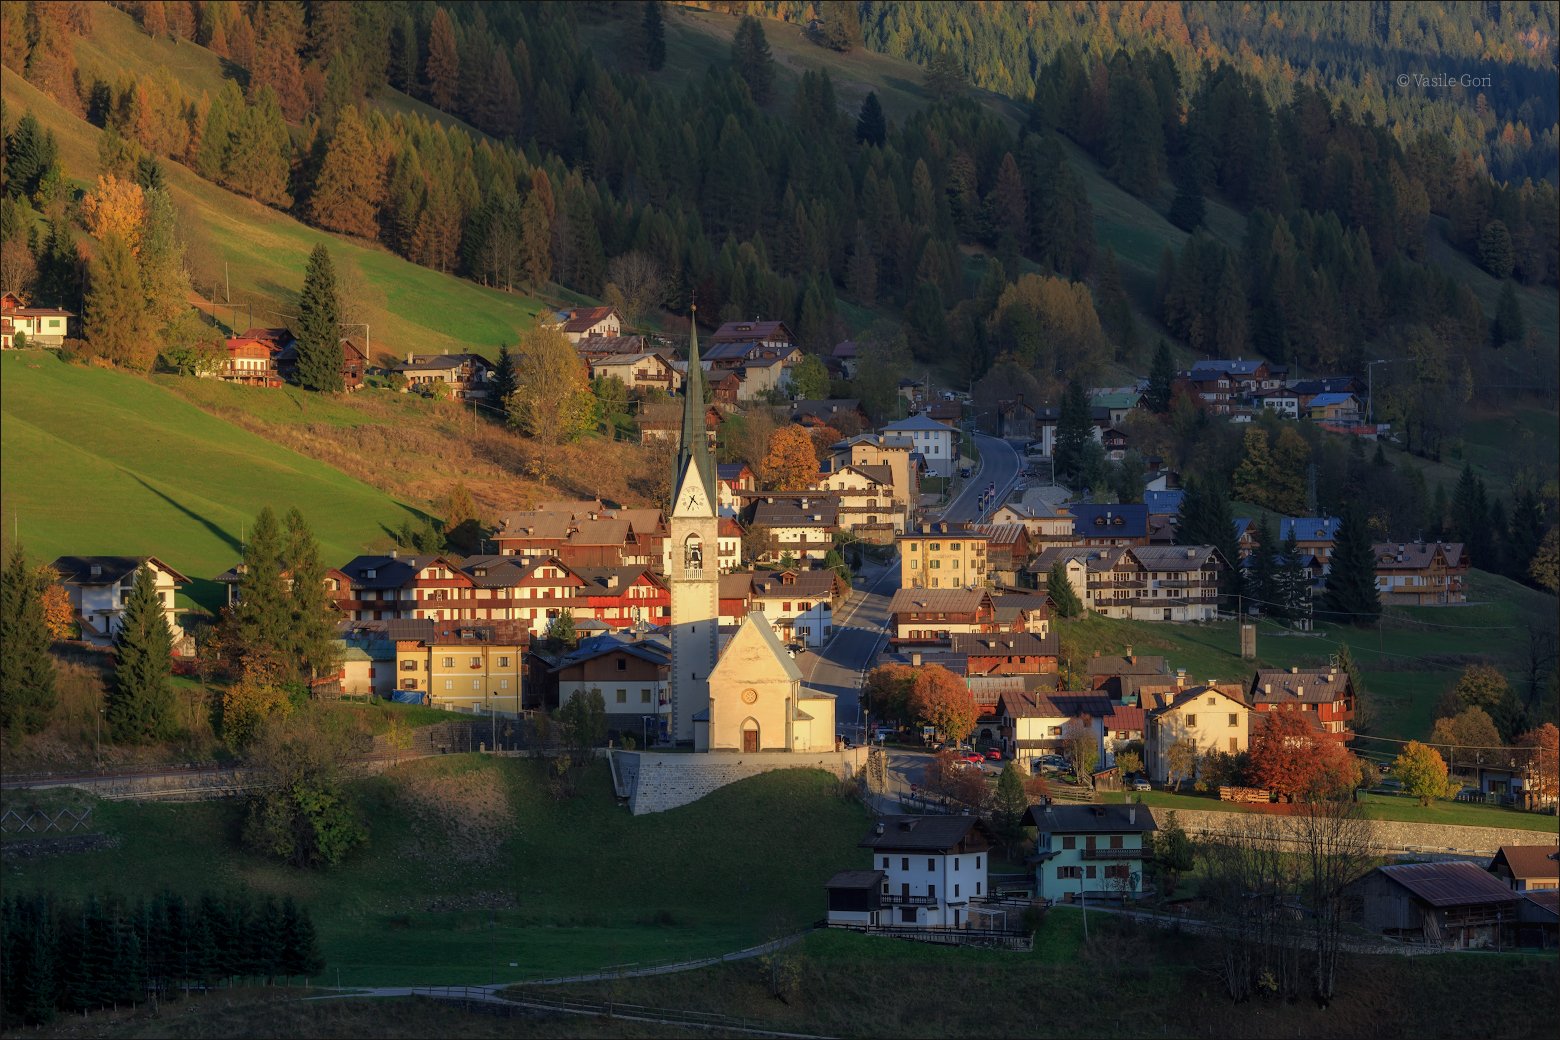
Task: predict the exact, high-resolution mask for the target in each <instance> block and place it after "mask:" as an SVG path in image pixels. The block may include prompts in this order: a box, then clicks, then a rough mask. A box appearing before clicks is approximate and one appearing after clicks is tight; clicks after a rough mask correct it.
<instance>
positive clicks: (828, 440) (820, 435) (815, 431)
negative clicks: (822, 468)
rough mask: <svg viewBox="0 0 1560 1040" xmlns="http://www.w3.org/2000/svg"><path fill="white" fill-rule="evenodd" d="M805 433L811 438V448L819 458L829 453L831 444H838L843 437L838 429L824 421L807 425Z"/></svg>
mask: <svg viewBox="0 0 1560 1040" xmlns="http://www.w3.org/2000/svg"><path fill="white" fill-rule="evenodd" d="M807 435H808V436H809V437H811V438H812V442H813V450H814V451H816V452H817V453H818V458H820V459H822V458H823V457H824V456H825V455H827V454H828V453H829V446H830V445H831V444H838V443H839V442H840V441H842V440H844V439H845V438H844V435H843V434H841V433H840V431H839V430H836V429H835V428H834V427H832V426H829V425H827V424H824V423H820V424H819V425H817V426H810V427H808V429H807Z"/></svg>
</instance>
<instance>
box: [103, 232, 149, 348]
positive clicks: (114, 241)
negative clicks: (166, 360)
mask: <svg viewBox="0 0 1560 1040" xmlns="http://www.w3.org/2000/svg"><path fill="white" fill-rule="evenodd" d="M87 270H88V275H87V279H88V284H89V286H90V288H88V290H87V301H86V304H87V313H86V326H87V342H88V343H90V344H91V345H92V350H93V352H94V353H96V354H98V355H99V356H100V357H103V358H105V359H107V360H109V361H112V362H113V363H114V364H116V365H121V366H123V367H125V368H129V369H133V370H135V371H139V372H144V371H146V370H148V369H150V368H151V367H152V361H153V360H154V359H155V358H156V357H157V343H156V341H155V340H154V339H153V337H152V329H151V321H150V319H149V316H148V315H147V313H146V292H145V288H144V286H143V284H142V282H141V271H140V268H139V266H138V265H137V264H136V259H135V256H134V254H132V253H131V251H130V246H129V245H128V244H127V243H126V242H125V240H124V239H123V238H122V237H120V236H119V235H116V234H111V235H108V236H107V237H106V238H104V239H103V241H102V242H101V243H100V244H99V248H98V251H97V254H96V255H95V256H93V258H92V263H91V264H90V265H89V267H88V269H87Z"/></svg>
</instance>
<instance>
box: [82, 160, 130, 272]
mask: <svg viewBox="0 0 1560 1040" xmlns="http://www.w3.org/2000/svg"><path fill="white" fill-rule="evenodd" d="M81 217H82V220H83V221H84V222H85V223H86V226H87V233H88V234H90V235H91V236H92V237H93V238H95V239H97V240H99V241H102V240H103V239H106V238H108V237H110V236H118V237H119V239H120V240H121V241H123V242H124V244H125V246H126V247H127V248H128V249H129V250H130V253H131V255H135V254H136V253H139V252H140V250H141V223H142V221H143V220H145V219H146V198H145V195H144V193H143V192H142V190H141V186H140V185H139V184H137V183H136V182H135V181H132V180H121V179H120V178H118V177H115V176H114V175H113V174H102V175H100V176H99V177H98V179H97V184H96V186H95V187H94V188H93V189H92V191H90V192H88V193H87V195H86V196H85V197H84V198H82V200H81Z"/></svg>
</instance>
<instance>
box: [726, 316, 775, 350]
mask: <svg viewBox="0 0 1560 1040" xmlns="http://www.w3.org/2000/svg"><path fill="white" fill-rule="evenodd" d="M707 342H708V343H709V345H710V346H711V347H712V348H713V347H716V346H718V345H720V344H722V343H757V344H760V345H762V346H765V347H771V348H780V347H794V346H795V345H796V336H795V335H794V334H792V332H791V330H790V329H789V328H788V327H787V326H786V323H785V322H783V321H761V320H759V319H758V318H754V319H753V320H752V321H728V322H726V323H724V324H723V325H721V327H720V328H718V329H716V330H715V333H714V335H712V336H710V338H709V340H708V341H707Z"/></svg>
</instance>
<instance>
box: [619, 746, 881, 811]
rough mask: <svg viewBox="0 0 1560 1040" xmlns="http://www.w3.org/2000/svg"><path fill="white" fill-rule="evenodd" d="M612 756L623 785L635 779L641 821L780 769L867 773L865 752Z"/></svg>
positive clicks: (631, 800) (632, 799)
mask: <svg viewBox="0 0 1560 1040" xmlns="http://www.w3.org/2000/svg"><path fill="white" fill-rule="evenodd" d="M612 756H613V758H614V759H615V760H616V761H617V769H616V773H617V775H618V777H619V778H621V779H623V780H625V781H626V780H627V778H629V777H633V778H634V780H633V785H632V791H631V792H630V794H629V796H628V804H629V808H630V809H631V810H632V811H633V814H634V815H635V816H643V815H645V814H646V813H655V812H665V811H666V810H668V809H675V808H677V807H678V806H679V805H687V804H688V803H690V802H696V801H698V800H699V799H700V798H703V797H704V796H705V795H707V794H709V793H710V792H712V791H716V790H719V789H720V788H722V787H725V786H726V785H727V784H734V783H736V782H737V781H738V780H745V779H747V778H748V777H750V776H758V775H759V774H760V773H768V772H772V771H773V770H776V769H822V770H825V771H827V772H830V773H833V774H834V775H835V776H838V777H852V776H855V775H857V773H859V772H860V771H861V770H862V769H864V768H865V767H866V762H867V749H866V748H859V747H858V748H851V749H849V750H846V751H817V752H810V753H808V754H788V753H786V752H784V751H772V752H760V753H757V754H752V753H734V752H713V753H709V754H679V753H672V752H656V751H614V752H612Z"/></svg>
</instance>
